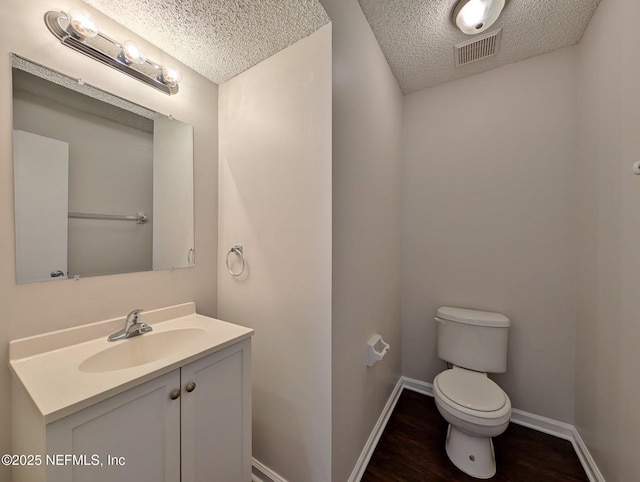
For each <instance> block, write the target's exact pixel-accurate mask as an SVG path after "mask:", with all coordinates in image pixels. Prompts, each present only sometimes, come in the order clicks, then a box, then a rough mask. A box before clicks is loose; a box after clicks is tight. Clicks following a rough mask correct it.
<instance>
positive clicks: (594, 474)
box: [402, 377, 605, 482]
mask: <svg viewBox="0 0 640 482" xmlns="http://www.w3.org/2000/svg"><path fill="white" fill-rule="evenodd" d="M402 380H403V388H406V389H408V390H413V391H414V392H419V393H422V394H424V395H428V396H430V397H433V384H431V383H429V382H423V381H422V380H416V379H414V378H408V377H402ZM511 422H512V423H515V424H516V425H522V426H524V427H527V428H530V429H533V430H537V431H538V432H543V433H546V434H548V435H553V436H554V437H558V438H561V439H564V440H568V441H569V442H571V445H573V449H574V450H575V452H576V455H577V456H578V459H579V460H580V463H581V464H582V468H583V469H584V471H585V473H586V474H587V477H588V478H589V481H590V482H605V480H604V477H603V476H602V474H601V473H600V470H599V469H598V467H597V465H596V463H595V461H594V460H593V457H591V454H590V453H589V449H588V448H587V446H586V445H585V443H584V441H583V440H582V437H581V436H580V433H578V430H577V429H576V428H575V427H574V426H573V425H570V424H568V423H564V422H559V421H557V420H553V419H551V418H547V417H542V416H540V415H536V414H533V413H529V412H525V411H524V410H518V409H517V408H513V409H511Z"/></svg>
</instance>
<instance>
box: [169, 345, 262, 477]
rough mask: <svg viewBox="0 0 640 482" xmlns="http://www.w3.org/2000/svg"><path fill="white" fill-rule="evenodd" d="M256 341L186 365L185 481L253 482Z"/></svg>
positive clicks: (184, 413) (184, 397)
mask: <svg viewBox="0 0 640 482" xmlns="http://www.w3.org/2000/svg"><path fill="white" fill-rule="evenodd" d="M250 343H251V342H250V340H245V341H243V342H241V343H238V344H236V345H233V346H230V347H228V348H225V349H224V350H221V351H219V352H217V353H214V354H212V355H209V356H207V357H205V358H203V359H201V360H197V361H195V362H193V363H191V364H189V365H186V366H184V367H182V369H181V382H182V387H181V388H182V402H181V410H182V482H249V481H251V354H250V350H251V345H250ZM190 383H195V388H194V389H193V391H191V392H189V391H188V390H189V388H190V387H189V384H190Z"/></svg>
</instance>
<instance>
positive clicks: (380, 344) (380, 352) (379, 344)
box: [367, 334, 389, 367]
mask: <svg viewBox="0 0 640 482" xmlns="http://www.w3.org/2000/svg"><path fill="white" fill-rule="evenodd" d="M388 351H389V343H387V342H385V341H384V340H383V339H382V336H381V335H378V334H375V335H373V336H372V337H371V338H370V339H369V342H368V343H367V366H368V367H371V366H373V365H374V364H375V363H376V362H378V361H380V360H382V358H384V356H385V355H386V354H387V352H388Z"/></svg>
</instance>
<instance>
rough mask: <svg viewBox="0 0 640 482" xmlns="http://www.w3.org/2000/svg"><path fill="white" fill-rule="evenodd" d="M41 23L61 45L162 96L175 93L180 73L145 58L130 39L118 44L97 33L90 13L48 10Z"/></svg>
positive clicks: (79, 10) (71, 10)
mask: <svg viewBox="0 0 640 482" xmlns="http://www.w3.org/2000/svg"><path fill="white" fill-rule="evenodd" d="M44 22H45V24H46V25H47V27H48V28H49V30H50V31H51V33H52V34H53V35H55V37H56V38H57V39H58V40H60V42H61V43H62V44H63V45H66V46H67V47H69V48H72V49H74V50H76V51H78V52H81V53H83V54H85V55H87V56H88V57H91V58H92V59H94V60H97V61H98V62H102V63H103V64H105V65H108V66H109V67H112V68H114V69H116V70H119V71H120V72H124V73H125V74H127V75H129V76H131V77H133V78H135V79H138V80H140V81H142V82H144V83H146V84H148V85H150V86H152V87H155V88H156V89H158V90H161V91H162V92H164V93H165V94H168V95H174V94H177V93H178V83H179V82H180V80H182V73H181V72H180V70H179V69H177V68H175V67H173V66H163V65H160V64H158V63H156V62H153V61H152V60H150V59H148V58H147V57H146V55H145V54H144V52H143V51H142V50H141V49H140V47H139V46H138V45H136V44H135V43H134V42H132V41H131V40H127V41H126V42H123V43H120V42H118V41H116V40H113V39H112V38H110V37H108V36H107V35H105V34H104V33H102V32H100V30H99V29H98V27H97V25H96V23H95V21H94V19H93V17H92V16H91V14H90V13H88V12H86V11H84V10H81V9H77V8H72V9H70V10H69V13H68V14H67V13H65V12H55V11H49V12H47V13H46V14H45V15H44Z"/></svg>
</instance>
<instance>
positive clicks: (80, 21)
mask: <svg viewBox="0 0 640 482" xmlns="http://www.w3.org/2000/svg"><path fill="white" fill-rule="evenodd" d="M67 20H69V27H71V32H70V33H72V34H74V35H76V36H77V37H80V38H92V37H95V36H96V35H98V26H97V25H96V22H95V20H93V16H92V15H91V14H90V13H89V12H87V11H86V10H82V9H79V8H72V9H71V10H69V14H68V15H67Z"/></svg>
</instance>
